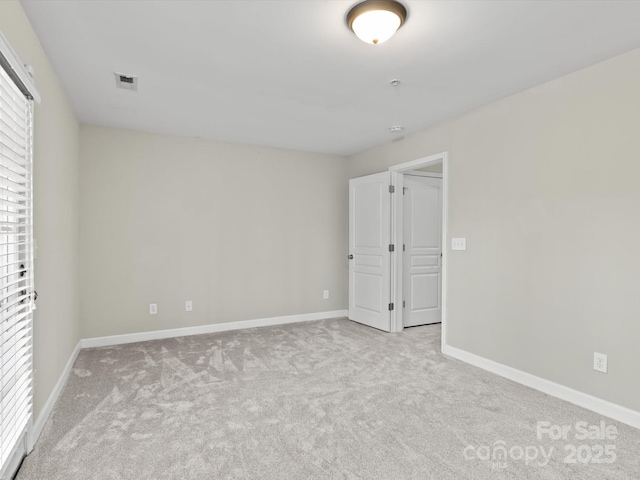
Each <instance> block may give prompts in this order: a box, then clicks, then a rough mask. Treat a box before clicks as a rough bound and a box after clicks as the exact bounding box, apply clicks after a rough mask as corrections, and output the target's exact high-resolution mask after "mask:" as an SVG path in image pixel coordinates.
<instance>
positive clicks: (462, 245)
mask: <svg viewBox="0 0 640 480" xmlns="http://www.w3.org/2000/svg"><path fill="white" fill-rule="evenodd" d="M466 249H467V239H466V238H452V239H451V250H466Z"/></svg>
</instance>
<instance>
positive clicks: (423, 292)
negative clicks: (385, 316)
mask: <svg viewBox="0 0 640 480" xmlns="http://www.w3.org/2000/svg"><path fill="white" fill-rule="evenodd" d="M403 199H404V200H403V201H404V221H403V237H404V252H403V265H402V271H403V280H402V283H403V287H402V289H403V298H404V308H403V315H402V318H403V325H404V326H405V327H413V326H416V325H426V324H428V323H437V322H440V321H442V300H441V299H442V293H441V290H442V288H441V286H442V179H441V178H430V177H416V176H410V175H405V176H404V195H403Z"/></svg>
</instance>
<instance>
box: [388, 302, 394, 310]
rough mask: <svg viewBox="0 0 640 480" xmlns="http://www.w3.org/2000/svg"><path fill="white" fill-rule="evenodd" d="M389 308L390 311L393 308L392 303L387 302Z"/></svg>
mask: <svg viewBox="0 0 640 480" xmlns="http://www.w3.org/2000/svg"><path fill="white" fill-rule="evenodd" d="M389 310H390V311H391V310H393V303H390V304H389Z"/></svg>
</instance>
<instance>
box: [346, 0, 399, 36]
mask: <svg viewBox="0 0 640 480" xmlns="http://www.w3.org/2000/svg"><path fill="white" fill-rule="evenodd" d="M406 19H407V9H406V8H405V7H404V5H402V4H401V3H400V2H397V1H395V0H365V1H364V2H361V3H358V4H357V5H355V6H353V7H351V10H349V13H347V25H349V28H350V29H351V30H353V33H355V34H356V36H357V37H358V38H359V39H360V40H362V41H363V42H366V43H371V44H373V45H377V44H379V43H382V42H384V41H386V40H389V39H390V38H391V37H392V36H393V34H394V33H396V31H397V30H398V29H399V28H400V27H401V26H402V24H403V23H404V22H405V21H406Z"/></svg>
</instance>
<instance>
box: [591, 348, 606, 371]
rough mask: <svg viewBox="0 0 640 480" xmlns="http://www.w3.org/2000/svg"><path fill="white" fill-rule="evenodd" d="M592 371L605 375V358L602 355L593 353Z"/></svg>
mask: <svg viewBox="0 0 640 480" xmlns="http://www.w3.org/2000/svg"><path fill="white" fill-rule="evenodd" d="M593 369H594V370H596V371H598V372H602V373H607V356H606V355H605V354H604V353H598V352H593Z"/></svg>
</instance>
